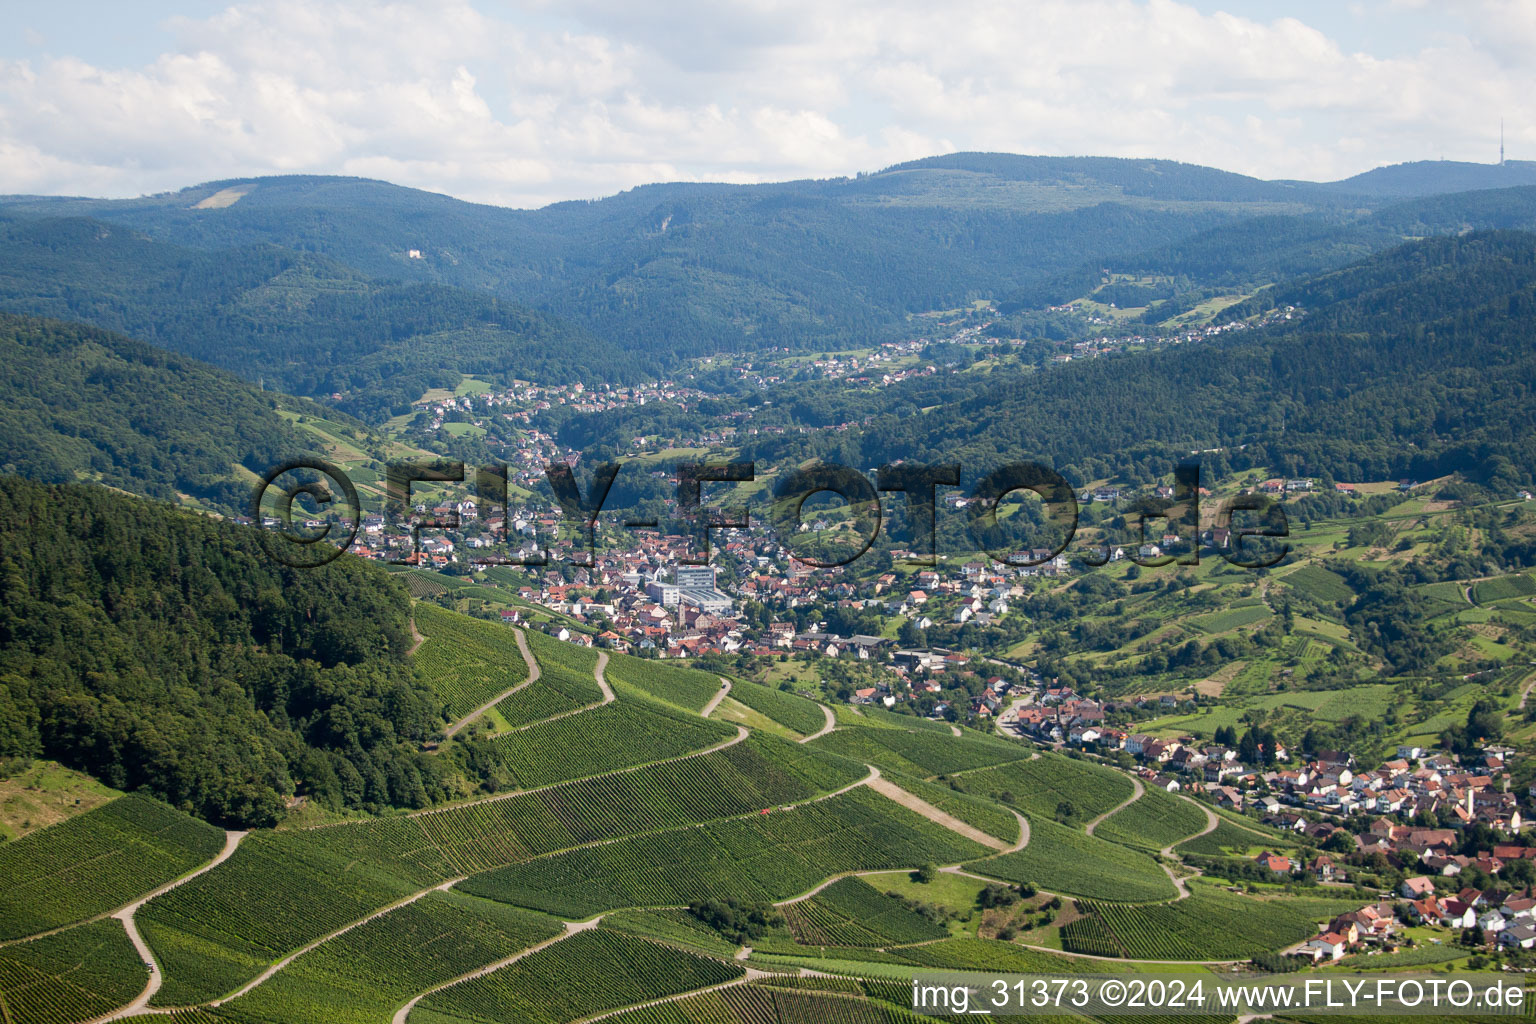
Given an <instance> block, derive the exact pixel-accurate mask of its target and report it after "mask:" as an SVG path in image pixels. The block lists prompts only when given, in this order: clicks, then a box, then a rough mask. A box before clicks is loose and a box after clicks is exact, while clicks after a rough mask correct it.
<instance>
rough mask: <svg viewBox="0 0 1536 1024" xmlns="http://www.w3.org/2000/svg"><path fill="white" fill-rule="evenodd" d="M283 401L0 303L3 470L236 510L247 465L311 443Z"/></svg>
mask: <svg viewBox="0 0 1536 1024" xmlns="http://www.w3.org/2000/svg"><path fill="white" fill-rule="evenodd" d="M280 403H287V404H293V403H294V400H293V399H290V398H288V397H287V396H281V395H274V394H270V393H263V392H259V391H257V390H256V389H255V388H253V387H251V386H250V385H248V384H246V383H245V382H243V381H240V380H238V379H236V378H235V377H232V376H230V375H229V374H227V373H225V372H223V371H222V370H217V369H214V368H213V367H211V366H208V365H206V364H203V363H199V362H198V361H196V360H194V359H189V358H187V357H186V356H181V355H177V354H175V353H172V352H167V351H165V350H164V349H159V348H155V347H153V346H151V345H146V344H144V343H142V342H139V341H134V340H132V339H129V338H124V337H122V336H121V335H117V334H113V333H111V332H109V331H103V330H99V329H97V328H94V327H87V326H84V325H82V324H74V323H64V322H61V321H58V320H48V319H41V318H37V317H27V316H13V315H9V314H3V313H0V472H4V473H13V474H20V475H22V476H26V477H29V478H31V479H34V480H39V481H43V482H46V483H64V482H69V481H74V480H79V479H91V480H96V481H99V482H101V483H104V484H107V485H109V486H112V487H116V488H119V489H121V490H125V491H132V492H134V493H137V494H144V495H148V496H151V497H155V498H159V499H162V500H165V501H172V502H174V501H177V500H179V495H180V494H186V495H190V496H191V497H193V498H195V499H197V500H199V501H203V502H207V503H211V504H214V505H217V506H220V507H223V508H226V509H235V508H243V507H245V504H246V502H247V501H248V499H249V497H250V487H251V481H252V480H253V479H254V477H253V476H252V475H251V474H257V475H259V474H261V473H263V472H265V471H266V470H268V469H270V468H272V467H273V466H276V465H278V464H279V463H280V462H283V461H284V460H287V459H291V458H294V457H296V456H299V455H304V454H308V453H310V452H311V451H312V447H313V446H312V444H311V443H310V442H308V441H306V440H305V439H303V438H302V437H301V436H300V435H299V434H298V432H297V431H295V430H294V429H293V428H292V427H291V426H290V425H289V424H288V422H287V421H286V420H284V419H283V418H282V416H280V415H279V413H278V409H279V405H280ZM242 470H244V471H245V472H242Z"/></svg>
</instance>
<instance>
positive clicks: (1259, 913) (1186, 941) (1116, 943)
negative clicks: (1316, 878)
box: [1061, 886, 1317, 960]
mask: <svg viewBox="0 0 1536 1024" xmlns="http://www.w3.org/2000/svg"><path fill="white" fill-rule="evenodd" d="M1077 906H1078V910H1079V911H1081V912H1082V913H1083V917H1081V918H1079V919H1078V920H1076V921H1072V922H1070V923H1068V924H1066V925H1065V926H1063V927H1062V930H1061V940H1062V945H1063V946H1064V947H1065V948H1066V949H1067V950H1069V951H1071V952H1075V953H1093V954H1095V955H1097V956H1113V957H1129V958H1131V959H1134V960H1239V959H1244V958H1247V957H1251V956H1255V955H1257V954H1259V953H1264V952H1268V951H1272V950H1277V949H1281V948H1283V947H1285V946H1289V945H1291V944H1292V943H1294V942H1300V941H1301V940H1303V939H1306V938H1310V937H1311V936H1312V935H1314V934H1316V932H1317V926H1316V924H1315V923H1314V922H1313V920H1312V918H1311V917H1309V916H1308V915H1306V914H1305V913H1303V912H1301V911H1300V910H1298V909H1293V908H1291V907H1288V906H1287V905H1286V901H1285V900H1284V899H1273V900H1256V899H1251V898H1249V897H1247V896H1241V895H1238V894H1236V893H1229V892H1226V891H1225V890H1222V889H1216V888H1213V887H1210V886H1200V887H1197V888H1196V889H1195V891H1194V892H1193V893H1192V894H1191V896H1190V898H1189V899H1187V900H1180V901H1178V902H1177V903H1162V904H1157V905H1154V906H1138V907H1126V906H1121V905H1117V904H1113V903H1098V902H1092V901H1088V900H1079V901H1078V904H1077Z"/></svg>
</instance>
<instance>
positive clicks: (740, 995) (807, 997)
mask: <svg viewBox="0 0 1536 1024" xmlns="http://www.w3.org/2000/svg"><path fill="white" fill-rule="evenodd" d="M907 1000H908V1001H909V1002H910V1001H911V988H910V986H908V994H907ZM933 1019H934V1018H932V1017H920V1016H918V1015H917V1014H915V1013H913V1012H912V1011H911V1010H906V1009H902V1008H900V1007H898V1006H893V1005H891V1004H889V1003H884V1002H877V1001H874V1000H871V999H865V998H859V997H855V996H849V995H842V994H840V993H834V992H802V991H797V990H794V989H789V988H780V987H777V986H769V985H758V984H753V985H733V986H731V987H730V988H725V989H721V990H719V991H718V992H706V993H703V994H702V995H696V996H689V997H687V998H686V999H678V1000H674V1001H672V1002H669V1003H663V1004H661V1005H659V1006H652V1007H646V1008H643V1009H639V1010H629V1011H627V1012H625V1013H621V1014H618V1015H616V1016H613V1017H609V1018H607V1019H606V1022H605V1024H812V1022H814V1024H924V1022H927V1024H931V1022H932V1021H933Z"/></svg>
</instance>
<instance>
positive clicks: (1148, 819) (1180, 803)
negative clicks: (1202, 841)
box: [1093, 788, 1221, 852]
mask: <svg viewBox="0 0 1536 1024" xmlns="http://www.w3.org/2000/svg"><path fill="white" fill-rule="evenodd" d="M1205 825H1206V819H1205V812H1204V811H1202V810H1201V809H1200V808H1199V806H1197V805H1196V804H1193V803H1191V802H1190V801H1188V800H1182V799H1180V798H1179V797H1176V796H1174V795H1173V794H1172V793H1169V792H1167V791H1166V790H1162V789H1156V788H1149V789H1147V791H1146V792H1145V793H1143V794H1142V795H1141V798H1140V799H1139V800H1137V801H1136V802H1135V803H1133V804H1131V805H1130V806H1129V807H1127V808H1125V809H1124V810H1122V811H1117V812H1115V813H1114V814H1112V815H1110V816H1109V817H1108V818H1105V819H1104V820H1103V821H1102V822H1100V823H1099V824H1098V826H1097V827H1096V828H1095V829H1094V830H1093V834H1094V835H1095V836H1097V837H1098V838H1100V839H1107V840H1109V841H1110V842H1112V843H1119V844H1121V845H1122V846H1134V847H1136V848H1137V849H1141V850H1148V851H1151V852H1156V851H1158V850H1161V849H1162V848H1163V847H1165V846H1172V845H1174V844H1175V843H1177V842H1179V841H1180V840H1181V839H1187V838H1189V837H1190V836H1192V835H1194V834H1195V833H1196V832H1199V831H1200V830H1201V829H1203V828H1205ZM1217 827H1218V828H1220V827H1221V826H1220V825H1219V824H1218V825H1217Z"/></svg>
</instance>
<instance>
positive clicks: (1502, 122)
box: [1499, 117, 1504, 167]
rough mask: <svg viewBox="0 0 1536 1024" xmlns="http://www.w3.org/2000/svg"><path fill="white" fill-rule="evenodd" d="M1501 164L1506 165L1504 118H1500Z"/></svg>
mask: <svg viewBox="0 0 1536 1024" xmlns="http://www.w3.org/2000/svg"><path fill="white" fill-rule="evenodd" d="M1499 166H1500V167H1503V166H1504V119H1503V118H1502V117H1501V118H1499Z"/></svg>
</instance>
